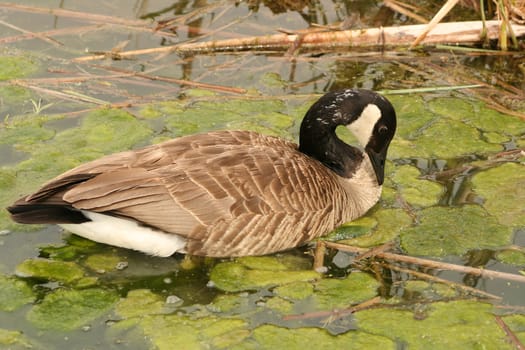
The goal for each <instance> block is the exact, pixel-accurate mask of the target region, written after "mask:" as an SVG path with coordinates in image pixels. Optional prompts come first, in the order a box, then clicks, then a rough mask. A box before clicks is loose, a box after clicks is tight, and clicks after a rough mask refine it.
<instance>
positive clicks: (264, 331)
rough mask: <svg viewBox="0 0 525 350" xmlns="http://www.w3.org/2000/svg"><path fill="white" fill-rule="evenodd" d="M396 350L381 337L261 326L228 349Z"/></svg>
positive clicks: (392, 344) (316, 329) (363, 333)
mask: <svg viewBox="0 0 525 350" xmlns="http://www.w3.org/2000/svg"><path fill="white" fill-rule="evenodd" d="M305 348H308V349H327V350H332V349H349V350H351V349H396V346H395V343H394V341H392V340H390V339H388V338H387V337H385V336H380V335H374V334H368V333H365V332H347V333H344V334H341V335H338V336H333V335H331V334H329V333H328V332H327V331H326V330H324V329H319V328H296V329H290V328H284V327H279V326H274V325H263V326H260V327H257V328H256V329H254V330H253V331H252V332H251V334H250V337H249V338H248V339H246V340H245V341H243V342H242V343H240V344H238V345H236V346H234V347H232V348H231V349H232V350H240V349H272V350H273V349H287V350H288V349H289V350H301V349H305Z"/></svg>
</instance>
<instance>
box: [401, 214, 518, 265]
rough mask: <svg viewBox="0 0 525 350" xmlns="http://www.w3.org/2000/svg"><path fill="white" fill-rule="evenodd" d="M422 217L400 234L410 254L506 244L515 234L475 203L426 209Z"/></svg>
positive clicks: (443, 253)
mask: <svg viewBox="0 0 525 350" xmlns="http://www.w3.org/2000/svg"><path fill="white" fill-rule="evenodd" d="M419 220H420V223H419V225H417V226H412V227H408V228H406V229H404V230H402V231H401V234H400V238H401V246H402V248H403V249H404V250H405V252H406V253H407V254H409V255H418V256H446V255H462V254H465V253H466V252H467V251H468V250H471V249H481V248H497V247H500V246H504V245H507V244H509V243H510V238H511V236H512V230H511V229H510V228H509V227H506V226H502V225H500V224H499V223H498V222H497V220H496V219H495V218H494V217H493V216H490V215H489V214H488V213H487V212H486V211H485V210H484V209H483V208H481V207H479V206H474V205H466V206H462V207H457V208H449V207H431V208H427V209H423V210H422V211H421V212H420V213H419Z"/></svg>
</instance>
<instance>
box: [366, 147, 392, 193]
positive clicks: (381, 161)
mask: <svg viewBox="0 0 525 350" xmlns="http://www.w3.org/2000/svg"><path fill="white" fill-rule="evenodd" d="M365 151H366V153H367V154H368V157H369V158H370V161H371V162H372V167H373V168H374V172H375V173H376V178H377V184H378V185H379V186H381V185H382V184H383V181H384V180H385V160H386V151H387V147H385V148H384V149H383V150H381V151H379V152H376V151H374V150H373V149H372V148H367V149H366V150H365Z"/></svg>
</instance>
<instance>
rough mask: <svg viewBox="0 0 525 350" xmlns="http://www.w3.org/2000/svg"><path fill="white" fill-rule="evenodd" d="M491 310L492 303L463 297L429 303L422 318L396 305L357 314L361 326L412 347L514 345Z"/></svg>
mask: <svg viewBox="0 0 525 350" xmlns="http://www.w3.org/2000/svg"><path fill="white" fill-rule="evenodd" d="M491 310H492V305H490V304H484V303H480V302H476V301H461V300H460V301H451V302H436V303H433V304H430V305H429V306H428V308H427V310H426V311H425V313H424V315H425V317H424V318H422V319H421V317H420V318H419V319H416V318H415V317H414V313H413V312H412V311H408V310H393V309H368V310H363V311H360V312H358V313H356V314H355V318H356V321H357V324H358V327H359V329H360V330H363V331H366V332H370V333H372V334H376V335H380V336H384V337H387V338H389V339H391V340H394V341H397V342H398V343H401V344H404V346H405V347H407V348H410V349H446V350H448V349H509V350H510V349H512V348H513V347H512V345H510V344H509V343H508V342H507V341H506V338H505V334H504V332H503V331H502V330H501V328H499V327H498V325H497V324H496V322H495V321H494V315H492V314H491Z"/></svg>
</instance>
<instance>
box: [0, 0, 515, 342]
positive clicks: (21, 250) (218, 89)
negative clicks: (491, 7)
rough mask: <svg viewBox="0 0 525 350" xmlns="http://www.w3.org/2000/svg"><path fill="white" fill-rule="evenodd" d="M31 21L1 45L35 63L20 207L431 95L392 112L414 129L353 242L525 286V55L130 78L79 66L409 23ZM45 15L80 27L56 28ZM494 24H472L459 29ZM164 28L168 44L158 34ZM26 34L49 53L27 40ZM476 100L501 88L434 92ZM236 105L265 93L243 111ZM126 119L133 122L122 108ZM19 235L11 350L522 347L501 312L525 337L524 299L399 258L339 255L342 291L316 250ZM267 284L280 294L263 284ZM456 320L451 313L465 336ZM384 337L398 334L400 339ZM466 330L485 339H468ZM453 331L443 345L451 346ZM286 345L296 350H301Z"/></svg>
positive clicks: (26, 111)
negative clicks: (94, 175) (70, 179)
mask: <svg viewBox="0 0 525 350" xmlns="http://www.w3.org/2000/svg"><path fill="white" fill-rule="evenodd" d="M17 5H23V6H26V7H20V8H15V7H13V6H8V5H0V20H2V21H4V22H6V23H9V24H10V25H11V26H5V25H4V29H3V30H2V32H1V34H0V42H2V46H3V48H2V49H1V52H0V56H6V57H16V58H17V60H18V62H22V64H20V66H19V67H17V66H16V64H15V65H13V67H14V68H12V69H11V68H8V70H9V69H11V71H10V72H9V74H10V75H9V76H7V77H6V78H5V81H3V82H0V97H1V101H0V117H1V119H2V120H3V123H2V124H1V125H0V135H1V138H2V139H3V140H4V141H0V166H1V168H0V204H1V206H2V207H3V206H6V205H8V204H9V203H11V202H12V201H13V200H14V199H15V198H17V197H18V196H20V195H22V194H26V193H29V192H30V191H31V190H34V189H36V188H37V187H38V186H39V184H41V183H43V182H44V181H46V180H48V179H50V178H51V177H53V176H55V175H57V174H58V173H60V172H62V171H64V170H67V169H68V168H71V167H72V166H74V165H76V164H79V163H81V162H84V161H87V160H90V159H93V158H96V157H99V156H101V155H103V154H108V153H111V152H115V151H118V150H123V149H129V148H134V147H139V146H143V145H146V144H150V143H152V142H159V141H161V140H164V139H167V138H171V137H175V136H180V135H184V134H191V133H195V132H202V131H208V130H215V129H223V128H228V129H251V130H257V131H260V132H265V133H269V134H274V135H278V136H281V137H285V138H288V139H297V131H298V125H299V122H300V120H301V118H302V115H303V114H304V112H305V111H306V109H307V108H308V106H309V104H310V103H312V101H313V100H314V99H315V96H316V94H320V93H323V92H326V91H329V90H334V89H338V88H343V87H362V88H368V89H374V90H396V89H411V88H421V87H423V88H430V89H429V90H428V91H426V92H422V93H409V94H401V95H397V94H389V95H388V97H389V98H390V99H391V100H392V102H393V104H394V105H395V107H396V110H397V113H398V118H399V130H398V134H397V136H396V139H395V140H394V142H393V144H392V148H391V152H390V158H389V159H390V161H389V163H388V170H387V181H386V183H385V189H384V194H383V198H382V200H381V203H380V204H379V205H377V206H376V207H375V208H374V209H373V210H371V212H370V213H369V214H368V215H367V217H366V218H364V219H362V220H360V221H357V222H356V223H354V224H353V225H350V226H348V227H345V228H344V229H342V230H340V231H339V232H338V233H336V235H335V236H337V237H338V238H339V239H345V240H346V241H347V243H350V244H352V245H357V246H365V247H369V246H376V245H379V244H384V243H387V242H394V245H393V248H392V249H393V250H394V251H396V252H400V253H402V254H406V255H412V256H424V257H428V258H430V259H433V260H439V261H445V262H452V263H455V264H458V265H468V266H476V267H478V266H479V267H484V268H486V269H490V270H495V271H500V272H509V273H513V274H520V273H523V269H524V267H525V262H524V260H525V253H524V248H523V245H524V244H525V229H524V227H525V221H524V220H523V217H525V212H524V211H523V204H522V203H523V201H524V200H525V193H524V192H523V188H525V175H524V174H525V172H523V168H524V165H523V164H524V158H523V154H520V153H519V151H518V150H519V149H520V148H521V149H523V148H524V147H525V122H524V121H523V115H524V113H525V110H524V107H523V90H524V89H525V83H524V81H525V79H524V77H523V70H522V69H521V68H520V67H523V58H522V56H519V55H509V56H489V57H486V56H480V57H476V56H470V55H467V54H461V53H458V52H451V51H441V52H436V51H429V52H419V53H407V52H404V51H403V50H400V51H397V52H383V53H369V54H366V55H363V54H362V53H361V54H359V55H358V54H354V53H352V52H349V53H342V52H339V53H315V54H301V53H300V52H298V53H296V54H295V55H293V56H290V55H288V56H287V55H284V54H283V53H282V52H257V53H253V52H252V53H251V52H246V53H242V52H236V53H226V54H216V55H194V56H191V55H182V54H180V55H178V54H176V53H173V52H171V53H170V52H166V51H161V50H159V51H157V52H153V53H149V54H140V53H137V54H135V55H129V56H126V57H119V59H118V60H111V59H109V58H104V59H93V60H91V59H90V60H85V61H74V59H76V58H79V57H87V56H90V55H93V54H97V53H99V52H102V51H106V52H107V51H111V50H113V51H114V52H113V53H114V54H115V55H117V54H118V53H120V52H128V51H133V50H142V49H159V48H163V47H168V46H170V45H173V44H176V43H181V42H186V41H188V40H194V39H195V40H202V41H205V40H212V39H214V40H219V39H228V38H237V37H241V36H250V35H266V34H274V33H276V29H277V28H283V29H286V30H291V31H293V30H301V29H305V28H307V27H308V25H309V24H311V23H317V24H320V25H333V24H335V25H339V22H344V21H345V19H346V18H347V17H348V16H351V15H352V14H355V13H359V14H360V16H359V21H358V22H356V23H354V26H356V27H357V28H360V26H364V27H368V26H373V25H378V23H379V24H382V25H402V24H406V23H410V21H409V20H408V19H407V17H405V16H403V15H399V14H396V13H394V12H392V11H391V10H389V9H387V8H385V7H384V6H382V4H381V3H379V2H370V1H357V2H356V1H341V2H331V1H319V2H304V3H301V2H300V1H297V2H290V3H288V5H289V6H291V7H289V8H286V7H283V6H282V4H280V3H278V2H259V1H252V2H248V3H246V2H239V3H235V2H229V1H217V2H205V1H192V2H188V1H182V2H175V3H173V2H167V1H161V0H159V1H137V2H134V3H133V4H130V3H129V2H127V1H106V2H100V3H97V4H96V5H94V4H93V3H90V4H89V5H86V3H85V2H82V1H62V2H60V3H57V2H54V1H44V2H42V1H38V2H35V1H18V2H17ZM307 5H309V6H307ZM427 5H428V8H429V9H431V8H434V7H435V8H436V9H437V8H439V6H438V5H437V4H433V3H431V2H429V4H427ZM38 8H52V9H57V10H60V9H63V10H71V11H76V12H75V13H72V12H67V11H56V12H55V13H53V14H49V13H43V12H39V11H38ZM83 12H84V13H85V14H84V16H82V15H81V16H77V15H76V13H81V14H82V13H83ZM430 13H433V12H430ZM91 14H100V15H105V16H108V17H105V18H99V17H96V16H92V15H91ZM475 17H476V16H475V15H474V14H473V13H472V12H469V11H468V10H466V9H459V8H458V9H457V10H456V11H455V12H454V13H453V15H452V17H451V19H458V18H465V19H472V18H475ZM119 19H126V20H127V22H125V23H121V22H119ZM137 20H138V21H139V22H138V23H137ZM140 21H142V22H140ZM153 21H155V23H161V24H162V25H163V26H166V27H163V29H162V30H158V31H155V30H152V28H155V26H156V24H155V25H153V24H152V22H153ZM359 22H360V23H359ZM15 27H18V28H23V29H24V30H26V31H30V32H39V33H42V32H44V35H40V36H39V37H36V38H35V37H33V38H28V37H26V36H27V33H25V34H24V33H22V32H21V30H20V29H16V28H15ZM159 28H160V27H159ZM166 28H168V29H166ZM24 35H26V36H24ZM2 40H3V41H2ZM6 62H7V61H6ZM3 66H5V67H7V66H8V65H7V64H6V63H5V62H4V64H3ZM9 67H11V66H9ZM133 73H140V74H142V75H141V76H138V75H134V74H133ZM1 74H2V70H1V69H0V76H1ZM157 76H160V77H163V78H169V79H172V80H169V79H164V80H159V79H157ZM15 79H18V81H15ZM173 79H176V80H173ZM194 82H198V83H201V84H205V85H200V86H196V85H194V84H193V83H194ZM470 84H492V85H491V86H489V87H482V88H477V89H471V90H458V91H455V90H444V91H437V90H435V91H432V88H433V87H438V86H458V85H470ZM224 88H226V89H230V88H233V89H244V90H246V91H247V93H244V92H243V91H240V90H230V91H228V92H226V93H225V92H224ZM109 104H113V106H114V107H118V108H120V109H118V110H117V109H105V108H104V107H103V106H104V105H109ZM495 108H496V109H497V110H499V111H500V112H496V111H495V110H494V109H495ZM520 115H521V118H520ZM503 151H511V153H510V154H501V153H500V152H503ZM492 179H496V180H497V181H495V180H492ZM495 188H496V189H495ZM0 225H1V227H0V232H1V233H2V234H1V235H0V272H1V273H2V276H1V277H0V285H1V286H2V288H3V290H4V291H9V294H7V292H4V295H3V294H2V292H1V291H0V345H2V346H3V345H4V344H6V346H8V348H13V349H23V348H27V347H28V346H32V347H33V348H37V349H39V348H45V349H53V348H55V349H61V348H68V349H77V348H78V349H89V348H95V347H103V348H110V349H112V348H118V349H122V348H130V349H134V348H145V347H148V346H156V347H158V348H161V349H164V348H165V349H169V348H173V346H174V345H173V344H183V345H181V346H182V347H185V348H191V347H196V348H197V347H202V348H217V349H221V348H238V349H241V348H275V346H273V345H275V344H280V345H282V344H286V345H287V346H288V345H289V348H299V347H302V346H304V345H301V344H303V343H301V342H305V344H309V345H310V346H312V347H315V346H314V345H315V344H317V343H315V342H316V341H322V342H324V344H325V345H324V346H326V344H329V345H330V346H332V347H335V348H337V346H338V344H339V343H338V342H341V343H342V344H347V345H348V344H354V345H353V346H356V348H374V346H375V347H377V348H385V347H388V346H397V347H398V348H399V347H404V346H408V345H407V344H409V345H411V346H414V347H418V346H419V347H423V348H424V347H425V345H426V344H427V343H424V341H427V340H424V341H423V343H422V344H421V343H419V341H421V340H414V339H412V338H411V337H410V334H406V333H404V330H405V329H411V327H412V328H414V327H415V328H416V329H420V330H421V332H424V331H426V332H428V333H425V334H426V338H425V337H421V338H425V339H430V340H428V341H431V340H432V339H434V340H435V341H439V339H441V340H442V339H447V340H448V339H455V340H454V341H456V343H452V344H453V345H454V344H455V345H457V346H461V347H463V348H465V347H469V346H474V345H479V344H483V345H486V346H488V347H489V348H490V346H492V345H494V346H497V347H499V346H500V345H501V344H503V345H501V346H503V347H502V348H504V346H507V345H508V344H507V343H505V341H504V339H505V336H504V334H503V333H502V332H501V329H499V328H498V327H497V326H496V325H495V323H494V322H493V317H494V316H493V314H494V313H501V314H508V316H506V317H508V318H506V319H505V320H507V323H508V324H510V326H511V328H512V330H513V331H514V332H515V333H516V334H518V336H519V337H522V338H523V328H520V327H521V326H519V325H522V324H525V320H523V319H521V318H520V317H521V316H520V313H522V310H523V307H525V302H524V299H523V287H524V284H523V283H520V282H510V281H507V280H505V279H490V278H479V277H474V276H471V275H464V274H462V273H458V272H449V271H437V270H431V269H428V268H425V267H422V266H415V265H410V264H404V263H401V264H398V266H399V267H402V268H410V269H414V270H417V271H419V272H426V273H429V274H430V275H434V276H437V277H440V278H443V279H445V280H448V281H451V282H457V283H459V284H460V285H463V286H468V287H473V288H476V289H478V290H480V291H482V292H487V293H491V294H493V295H495V296H497V297H500V298H502V300H501V301H493V300H492V301H493V302H494V306H490V305H489V306H487V304H486V303H483V302H478V301H477V300H476V299H475V297H474V296H476V297H479V295H477V294H475V293H474V292H473V293H468V292H464V291H461V290H459V291H458V289H457V288H456V289H454V288H452V287H450V286H447V285H445V284H442V283H438V282H435V283H433V284H432V283H426V282H422V280H418V279H417V278H415V277H414V276H413V275H411V274H410V273H407V272H399V271H393V270H391V269H390V268H388V267H387V266H385V265H384V264H383V263H385V261H384V259H379V258H376V259H371V260H366V261H364V262H362V263H359V264H357V265H356V264H354V260H353V259H354V258H355V254H350V253H345V252H337V251H335V250H333V251H329V252H328V253H327V254H326V257H325V266H327V267H328V271H327V274H326V275H325V278H321V279H319V280H316V281H312V280H311V279H312V278H311V276H312V275H311V274H312V273H313V272H312V271H311V264H312V261H313V259H312V257H311V251H310V249H309V247H303V248H298V249H296V250H293V251H291V252H286V253H281V254H276V255H274V256H271V257H268V258H262V259H253V260H250V259H244V260H243V259H238V260H236V261H229V260H228V259H225V260H219V259H193V260H191V259H184V258H183V257H182V256H174V257H172V258H167V259H161V258H153V257H148V256H145V255H143V254H139V253H136V252H131V251H126V250H123V249H117V248H112V247H107V246H104V245H99V244H93V243H90V242H88V241H85V240H83V239H79V238H76V237H74V236H70V235H69V234H67V233H65V232H62V231H61V230H60V229H59V228H58V227H56V226H46V227H41V228H33V230H32V231H29V232H27V231H24V230H26V229H27V228H24V227H20V226H14V225H13V224H12V223H11V222H10V221H9V219H8V218H7V215H6V213H5V212H2V214H1V216H0ZM386 262H387V263H393V262H391V261H386ZM50 264H51V265H50ZM382 264H383V265H382ZM229 268H231V269H232V270H229ZM360 270H361V271H364V272H360ZM232 271H233V272H232ZM235 271H237V272H238V271H241V272H242V274H241V275H236V274H235V273H236V272H235ZM219 272H221V273H225V274H226V276H227V277H228V278H224V277H223V275H220V274H219ZM229 274H231V275H229ZM253 276H258V278H255V279H253ZM261 276H263V277H264V278H268V281H269V282H268V283H267V284H261V282H260V281H261V278H262V277H261ZM210 280H211V282H210ZM220 281H223V282H220ZM221 283H223V284H221ZM86 291H87V292H86ZM89 292H93V293H94V294H87V293H89ZM83 293H84V294H83ZM97 293H98V294H97ZM86 295H90V298H88V299H89V300H86V298H85V297H83V296H86ZM473 295H474V296H473ZM375 296H380V297H381V298H382V302H383V303H385V304H387V303H389V304H390V307H377V305H376V308H374V309H371V310H366V311H359V312H356V314H355V315H354V316H352V315H349V314H348V315H346V316H341V317H339V316H340V315H339V314H337V313H332V314H330V313H329V312H330V311H332V310H334V309H336V310H341V309H345V308H347V307H349V306H351V305H354V304H359V303H362V302H365V301H367V300H370V299H372V298H373V297H375ZM487 300H490V299H487ZM13 303H17V304H13ZM471 303H472V304H471ZM63 310H70V312H64V311H63ZM473 310H477V311H473ZM405 312H406V314H405ZM439 312H444V313H448V315H449V316H447V317H446V319H447V320H445V317H440V316H439V315H440V314H439ZM455 312H458V314H457V315H456V313H455ZM319 313H321V314H319ZM323 313H324V314H323ZM375 313H377V315H378V316H374V315H375ZM303 314H304V315H303ZM368 317H370V319H371V320H372V321H370V320H369V319H368ZM373 317H375V319H374V318H373ZM374 320H375V324H374ZM380 320H397V324H398V325H399V327H400V328H399V329H398V328H396V327H395V325H391V324H385V325H384V324H381V322H380ZM414 320H418V321H420V322H421V323H420V324H418V323H416V324H412V323H411V322H415V321H414ZM450 320H452V321H450ZM454 320H458V321H457V324H460V325H465V327H467V328H461V329H460V330H458V331H457V333H454V332H455V330H454V327H455V326H456V324H454V323H453V322H455V321H454ZM393 322H394V321H393ZM440 322H441V323H440ZM443 322H445V323H443ZM446 322H452V323H451V324H447V323H446ZM520 322H521V323H520ZM418 325H419V327H420V328H417V327H418ZM452 325H453V326H452ZM272 327H273V328H272ZM374 327H375V328H374ZM468 327H472V328H468ZM323 329H326V330H328V332H327V333H326V332H324V331H323ZM438 329H440V330H441V331H440V332H441V333H440V334H439V337H438V336H437V335H436V334H434V333H433V331H432V330H438ZM387 330H388V331H387ZM445 330H450V331H449V332H448V333H447V332H445ZM474 330H476V332H477V331H479V332H480V333H482V334H477V333H475V331H474ZM281 332H283V333H281ZM317 332H320V333H317ZM336 334H337V335H338V336H333V335H336ZM458 334H460V335H461V336H459V335H458ZM287 336H293V337H295V338H294V339H295V342H291V343H287V342H286V341H287V338H286V337H287ZM469 336H470V337H471V338H469ZM279 341H280V342H281V343H279ZM272 344H273V345H272ZM431 344H435V343H431ZM487 344H488V345H487ZM339 345H340V344H339ZM379 345H380V346H379ZM453 345H452V346H449V347H452V348H454V346H453Z"/></svg>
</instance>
